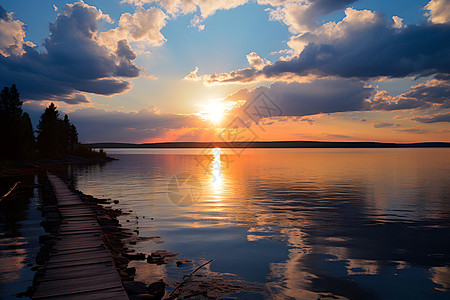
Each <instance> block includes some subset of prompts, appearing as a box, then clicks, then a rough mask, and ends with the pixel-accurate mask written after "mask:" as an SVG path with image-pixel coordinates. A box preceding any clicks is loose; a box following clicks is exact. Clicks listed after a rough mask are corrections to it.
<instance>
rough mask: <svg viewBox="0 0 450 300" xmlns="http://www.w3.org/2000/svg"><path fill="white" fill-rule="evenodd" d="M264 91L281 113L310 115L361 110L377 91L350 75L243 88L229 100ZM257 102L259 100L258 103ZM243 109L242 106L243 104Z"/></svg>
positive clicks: (250, 97) (254, 96)
mask: <svg viewBox="0 0 450 300" xmlns="http://www.w3.org/2000/svg"><path fill="white" fill-rule="evenodd" d="M261 92H264V93H265V94H267V95H268V96H269V98H270V99H271V101H273V102H275V103H276V105H278V106H279V108H280V109H281V113H280V114H279V115H278V116H307V115H315V114H320V113H336V112H346V111H359V110H363V109H364V108H365V105H366V104H365V99H367V98H369V97H370V96H371V95H372V93H373V92H374V90H373V88H371V87H367V86H365V85H364V83H363V82H361V81H358V80H351V79H334V80H332V79H321V80H315V81H313V82H308V83H282V82H276V83H273V84H272V85H271V86H270V87H259V88H256V89H254V90H252V91H248V90H247V89H242V90H240V91H238V92H237V93H235V94H233V95H231V96H230V97H228V100H231V101H233V100H247V101H248V100H250V101H249V103H251V99H256V97H258V95H259V94H260V93H261ZM256 105H258V103H256ZM241 109H242V108H241Z"/></svg>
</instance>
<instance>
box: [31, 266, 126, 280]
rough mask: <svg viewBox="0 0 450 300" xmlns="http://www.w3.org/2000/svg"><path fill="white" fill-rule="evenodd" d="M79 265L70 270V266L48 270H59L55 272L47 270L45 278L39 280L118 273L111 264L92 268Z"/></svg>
mask: <svg viewBox="0 0 450 300" xmlns="http://www.w3.org/2000/svg"><path fill="white" fill-rule="evenodd" d="M102 266H103V267H102ZM77 267H78V268H80V269H79V270H70V268H65V269H51V270H48V271H55V270H57V271H58V272H53V273H50V272H47V273H46V274H45V277H44V279H43V280H40V281H39V282H43V281H51V280H63V279H73V278H80V277H86V276H98V275H102V274H110V275H117V271H116V270H113V269H112V268H111V267H110V266H107V265H104V264H97V265H94V267H93V268H90V269H87V268H86V266H77Z"/></svg>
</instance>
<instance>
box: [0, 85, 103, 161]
mask: <svg viewBox="0 0 450 300" xmlns="http://www.w3.org/2000/svg"><path fill="white" fill-rule="evenodd" d="M0 96H1V97H0V141H1V147H0V160H2V161H3V162H4V163H5V162H6V163H7V162H8V161H13V160H37V159H61V158H63V157H64V156H67V155H74V156H81V157H106V153H105V152H103V151H99V152H97V151H94V150H92V149H91V148H90V147H89V146H87V145H81V144H80V142H79V139H78V131H77V128H76V126H75V125H74V124H72V123H71V122H70V120H69V117H68V116H67V115H64V118H62V119H61V118H60V115H59V112H58V110H57V107H56V106H55V105H54V104H53V103H51V104H50V105H49V106H48V107H47V108H45V110H44V112H43V113H42V115H41V117H40V120H39V124H38V126H37V130H36V134H37V136H35V131H34V130H33V125H32V123H31V119H30V116H29V115H28V113H26V112H24V111H23V109H22V104H23V102H22V101H21V100H20V94H19V92H18V90H17V88H16V86H15V85H14V84H13V85H12V86H11V87H10V88H9V87H4V88H3V90H2V91H1V94H0Z"/></svg>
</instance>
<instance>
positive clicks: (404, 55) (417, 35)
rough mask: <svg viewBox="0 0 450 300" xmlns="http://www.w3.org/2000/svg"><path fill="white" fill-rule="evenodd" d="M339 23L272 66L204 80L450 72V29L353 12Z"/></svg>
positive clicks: (304, 38)
mask: <svg viewBox="0 0 450 300" xmlns="http://www.w3.org/2000/svg"><path fill="white" fill-rule="evenodd" d="M345 13H346V17H345V18H344V19H343V20H342V21H340V22H338V23H327V24H324V25H323V26H321V27H318V28H316V29H314V30H312V31H310V32H305V33H303V34H299V35H297V36H294V37H292V38H291V40H290V41H289V42H288V44H289V45H290V46H291V47H292V48H293V49H295V50H296V51H298V52H299V54H298V55H296V56H293V57H291V58H285V59H281V60H278V61H275V62H273V63H270V64H267V65H266V66H264V67H263V68H262V69H256V68H254V67H250V68H245V69H240V70H234V71H232V72H230V73H222V74H210V75H201V76H198V77H195V78H189V79H196V80H200V79H201V80H203V81H205V82H207V83H233V82H252V81H261V80H285V78H289V77H287V76H300V77H311V76H315V77H341V78H357V79H360V80H367V79H373V78H378V77H390V78H402V77H406V76H418V77H421V76H431V75H437V74H449V73H450V39H449V38H448V37H449V36H450V24H448V23H447V24H432V23H423V24H420V25H407V26H404V25H403V24H402V23H401V22H399V20H398V19H396V21H393V20H391V19H388V18H386V16H384V15H383V14H381V13H375V12H371V11H367V10H365V11H359V10H355V9H351V8H347V9H346V11H345Z"/></svg>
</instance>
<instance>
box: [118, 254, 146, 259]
mask: <svg viewBox="0 0 450 300" xmlns="http://www.w3.org/2000/svg"><path fill="white" fill-rule="evenodd" d="M122 255H123V257H125V258H126V259H129V260H144V259H145V254H144V253H136V254H129V253H123V254H122Z"/></svg>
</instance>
